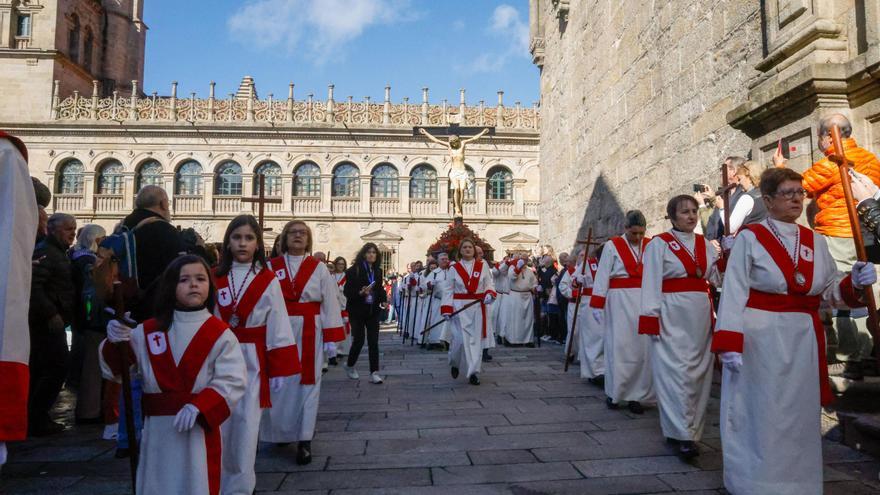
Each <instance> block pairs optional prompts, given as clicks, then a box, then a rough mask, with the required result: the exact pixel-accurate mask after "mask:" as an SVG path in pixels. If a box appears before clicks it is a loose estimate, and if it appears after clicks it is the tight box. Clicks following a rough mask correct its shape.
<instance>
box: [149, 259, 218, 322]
mask: <svg viewBox="0 0 880 495" xmlns="http://www.w3.org/2000/svg"><path fill="white" fill-rule="evenodd" d="M195 264H198V265H202V267H204V268H205V273H207V274H208V299H206V300H205V308H206V309H207V310H208V311H209V312H211V313H213V312H214V292H215V291H216V290H217V288H216V287H215V286H214V277H212V276H211V268H210V267H208V264H207V263H205V260H203V259H202V258H201V257H199V256H196V255H194V254H184V255H183V256H178V257H177V258H175V259H174V261H172V262H171V264H170V265H168V268H166V269H165V271H164V272H162V277H161V278H160V279H159V289H158V291H157V292H156V301H155V302H156V307H155V312H154V315H155V317H156V321H157V323H158V325H157V328H158V329H159V330H161V331H163V332H167V331H168V329H169V328H170V327H171V320H172V319H173V318H174V308H176V307H177V283H178V281H179V280H180V270H181V269H182V268H183V267H184V266H186V265H195Z"/></svg>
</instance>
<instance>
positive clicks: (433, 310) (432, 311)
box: [418, 261, 442, 346]
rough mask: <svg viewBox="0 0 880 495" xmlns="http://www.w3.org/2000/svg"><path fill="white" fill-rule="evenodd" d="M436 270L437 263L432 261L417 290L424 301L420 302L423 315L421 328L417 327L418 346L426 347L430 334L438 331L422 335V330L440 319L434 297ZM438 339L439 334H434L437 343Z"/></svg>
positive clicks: (436, 301) (438, 304) (438, 303)
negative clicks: (422, 306) (422, 307)
mask: <svg viewBox="0 0 880 495" xmlns="http://www.w3.org/2000/svg"><path fill="white" fill-rule="evenodd" d="M437 270H439V268H437V263H436V262H434V261H431V262H429V263H428V268H427V271H426V273H425V274H424V275H423V276H422V280H421V282H420V283H419V289H420V290H421V292H422V294H423V295H424V299H422V302H421V304H423V305H424V313H423V317H422V319H421V323H420V325H421V326H420V327H419V338H418V341H419V344H420V345H421V344H424V346H427V344H428V343H429V342H430V341H431V334H432V333H434V332H436V331H437V330H438V329H437V328H434V329H432V330H431V331H430V332H428V333H427V334H425V333H424V330H425V329H426V328H428V327H430V326H431V325H432V324H433V323H435V322H437V321H438V319H440V318H442V317H441V316H440V301H439V300H437V298H435V297H434V291H435V287H436V286H437ZM439 338H440V333H439V332H437V333H434V339H435V340H437V341H439Z"/></svg>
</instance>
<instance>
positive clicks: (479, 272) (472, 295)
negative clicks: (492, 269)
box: [452, 260, 486, 339]
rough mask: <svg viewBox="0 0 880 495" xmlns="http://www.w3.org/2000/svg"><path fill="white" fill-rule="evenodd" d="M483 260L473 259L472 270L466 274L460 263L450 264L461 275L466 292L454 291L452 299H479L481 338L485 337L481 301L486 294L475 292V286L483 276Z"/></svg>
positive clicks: (477, 286)
mask: <svg viewBox="0 0 880 495" xmlns="http://www.w3.org/2000/svg"><path fill="white" fill-rule="evenodd" d="M483 265H484V263H483V260H475V261H474V270H473V272H472V273H471V274H470V275H468V272H467V269H465V267H464V266H463V265H462V264H461V263H456V264H454V265H452V266H453V267H454V268H455V271H457V272H458V276H459V277H461V281H462V283H464V287H465V290H467V293H456V294H453V296H452V298H453V299H469V300H477V299H479V300H480V312H481V313H482V315H483V330H482V334H481V335H482V338H484V339H485V338H486V304H485V303H484V302H483V299H484V298H485V296H486V294H485V293H484V292H481V293H477V288H479V287H480V278H481V277H482V276H483V268H484V266H483Z"/></svg>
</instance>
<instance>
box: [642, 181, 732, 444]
mask: <svg viewBox="0 0 880 495" xmlns="http://www.w3.org/2000/svg"><path fill="white" fill-rule="evenodd" d="M698 211H699V207H698V206H697V200H695V199H694V198H693V196H684V195H683V196H676V197H674V198H672V199H671V200H670V201H669V204H668V205H667V206H666V216H667V217H668V218H669V220H670V221H671V222H672V229H670V230H669V231H667V232H663V233H662V234H660V235H657V236H656V237H654V239H652V240H651V242H649V243H648V247H647V248H645V269H644V273H643V275H642V309H641V313H640V314H641V316H640V317H639V333H640V334H643V335H644V334H646V335H651V338H652V339H653V344H652V346H651V363H652V366H653V372H654V389H655V390H656V392H657V399H658V404H659V406H660V426H661V427H662V429H663V435H664V436H665V437H666V438H667V439H669V440H671V441H673V442H674V443H677V444H678V447H679V455H681V456H682V457H684V458H690V457H694V456H696V455H698V454H699V451H698V450H697V445H696V442H697V441H699V440H700V438H701V437H702V435H703V426H704V425H705V423H706V406H707V405H708V403H709V391H710V390H711V388H712V362H713V359H712V352H711V350H710V349H709V346H710V345H711V343H712V300H711V296H710V295H709V283H710V282H712V283H714V284H718V283H719V282H720V279H721V277H720V275H719V273H718V270H717V269H716V267H715V249H714V248H713V247H712V245H711V244H710V243H708V242H706V239H705V238H704V237H703V236H701V235H700V234H695V233H694V228H695V227H696V226H697V222H698V221H699V218H700V217H699V215H698V213H697V212H698Z"/></svg>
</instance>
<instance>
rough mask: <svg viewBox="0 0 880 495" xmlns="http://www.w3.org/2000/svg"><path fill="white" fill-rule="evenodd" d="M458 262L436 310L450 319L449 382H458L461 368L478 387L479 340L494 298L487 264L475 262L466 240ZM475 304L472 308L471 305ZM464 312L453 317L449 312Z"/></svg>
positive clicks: (481, 353) (453, 267)
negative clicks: (438, 309)
mask: <svg viewBox="0 0 880 495" xmlns="http://www.w3.org/2000/svg"><path fill="white" fill-rule="evenodd" d="M458 249H459V255H460V257H461V258H460V259H459V261H458V262H457V263H455V264H454V265H452V268H450V269H449V280H448V281H447V282H446V284H445V285H444V287H443V300H442V304H441V307H440V312H441V314H443V315H444V317H451V320H450V322H449V323H450V325H449V326H450V327H451V330H452V342H451V344H450V346H449V365H450V368H451V372H452V377H453V378H458V373H459V370H460V369H461V368H462V367H464V368H465V369H466V370H467V377H468V379H469V381H470V383H471V384H472V385H479V384H480V379H479V377H478V376H477V375H478V373H479V372H480V370H481V364H482V357H483V344H482V342H483V339H484V338H485V336H486V333H487V329H486V323H487V322H486V319H487V318H486V313H487V311H489V309H488V308H487V307H486V306H490V305H491V304H492V303H493V302H494V301H495V297H496V295H497V294H496V293H495V291H494V290H493V288H492V274H491V273H490V272H489V264H488V263H487V262H485V261H483V260H478V259H476V258H475V257H474V256H475V252H476V245H475V244H474V242H473V241H472V240H470V239H464V240H462V241H461V243H460V244H459V248H458ZM475 301H476V303H475V304H472V303H474V302H475ZM468 304H472V305H471V306H470V307H468V308H467V309H465V310H463V311H461V312H460V313H458V314H456V315H455V316H451V315H452V313H453V312H455V311H458V310H461V309H462V308H464V307H465V306H466V305H468Z"/></svg>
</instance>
